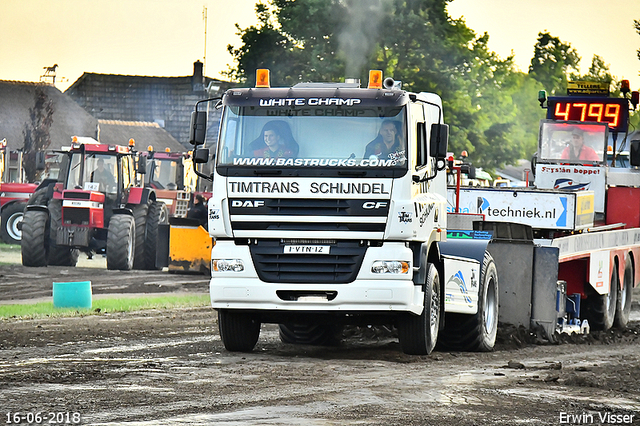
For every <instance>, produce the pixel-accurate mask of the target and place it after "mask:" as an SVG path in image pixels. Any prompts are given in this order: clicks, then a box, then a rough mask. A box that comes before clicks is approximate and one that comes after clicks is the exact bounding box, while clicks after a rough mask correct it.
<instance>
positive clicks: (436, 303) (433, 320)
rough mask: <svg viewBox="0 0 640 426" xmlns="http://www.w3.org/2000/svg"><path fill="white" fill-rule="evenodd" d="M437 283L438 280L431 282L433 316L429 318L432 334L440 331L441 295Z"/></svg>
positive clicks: (431, 310)
mask: <svg viewBox="0 0 640 426" xmlns="http://www.w3.org/2000/svg"><path fill="white" fill-rule="evenodd" d="M435 283H436V280H434V281H433V282H432V283H431V302H430V304H431V309H430V312H431V316H430V318H429V327H430V329H431V335H432V336H435V335H436V333H437V332H438V328H439V324H438V319H439V317H440V315H439V313H440V297H439V296H440V295H439V294H438V286H437V285H436V284H435Z"/></svg>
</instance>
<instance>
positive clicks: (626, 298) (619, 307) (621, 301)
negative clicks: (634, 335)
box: [613, 256, 635, 328]
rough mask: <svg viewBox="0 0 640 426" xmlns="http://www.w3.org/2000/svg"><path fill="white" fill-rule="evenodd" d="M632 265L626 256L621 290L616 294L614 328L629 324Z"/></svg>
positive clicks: (629, 258) (633, 273) (633, 274)
mask: <svg viewBox="0 0 640 426" xmlns="http://www.w3.org/2000/svg"><path fill="white" fill-rule="evenodd" d="M634 276H635V271H634V270H633V263H632V262H631V257H629V256H627V259H626V261H625V266H624V278H623V281H622V290H620V292H619V293H618V300H617V302H616V316H615V319H614V322H613V325H614V326H615V327H616V328H625V327H626V326H627V324H628V323H629V315H630V314H631V299H632V297H633V296H632V295H633V284H634V282H633V279H634V278H633V277H634Z"/></svg>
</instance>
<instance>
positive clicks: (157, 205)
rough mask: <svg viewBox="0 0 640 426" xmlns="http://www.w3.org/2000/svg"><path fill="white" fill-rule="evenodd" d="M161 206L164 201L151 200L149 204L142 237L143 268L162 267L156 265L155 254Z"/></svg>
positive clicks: (156, 251)
mask: <svg viewBox="0 0 640 426" xmlns="http://www.w3.org/2000/svg"><path fill="white" fill-rule="evenodd" d="M163 206H164V203H163V202H161V201H153V202H152V203H151V204H150V205H149V212H148V213H147V224H146V227H147V229H146V232H145V239H144V257H145V260H144V269H148V270H154V269H156V270H157V269H162V268H158V267H156V254H157V253H158V225H159V224H160V216H161V214H162V207H163Z"/></svg>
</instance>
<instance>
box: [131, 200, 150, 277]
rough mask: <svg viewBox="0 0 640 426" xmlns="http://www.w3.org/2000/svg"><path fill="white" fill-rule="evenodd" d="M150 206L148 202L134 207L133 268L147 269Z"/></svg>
mask: <svg viewBox="0 0 640 426" xmlns="http://www.w3.org/2000/svg"><path fill="white" fill-rule="evenodd" d="M148 212H149V207H148V206H147V205H146V204H138V205H137V206H135V207H134V208H133V219H134V223H135V233H136V237H135V250H134V255H133V269H146V256H145V254H144V249H145V247H146V246H145V241H146V235H147V213H148Z"/></svg>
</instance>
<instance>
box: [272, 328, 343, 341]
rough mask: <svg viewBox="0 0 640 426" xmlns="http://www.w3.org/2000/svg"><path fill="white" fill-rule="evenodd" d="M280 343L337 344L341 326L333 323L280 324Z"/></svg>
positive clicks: (340, 334) (340, 335)
mask: <svg viewBox="0 0 640 426" xmlns="http://www.w3.org/2000/svg"><path fill="white" fill-rule="evenodd" d="M279 327H280V340H281V341H282V343H291V344H297V345H315V346H337V345H339V344H340V338H341V337H342V327H341V326H339V325H335V324H280V326H279Z"/></svg>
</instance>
